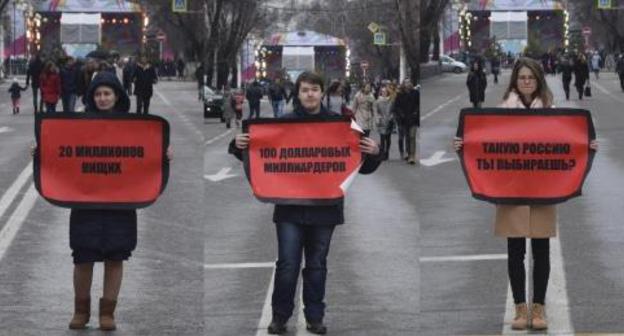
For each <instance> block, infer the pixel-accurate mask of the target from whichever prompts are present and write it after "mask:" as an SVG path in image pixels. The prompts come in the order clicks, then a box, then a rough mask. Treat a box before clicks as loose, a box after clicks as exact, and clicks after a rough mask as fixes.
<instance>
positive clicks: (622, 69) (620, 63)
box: [615, 54, 624, 91]
mask: <svg viewBox="0 0 624 336" xmlns="http://www.w3.org/2000/svg"><path fill="white" fill-rule="evenodd" d="M615 71H616V72H617V74H618V77H620V87H621V88H622V91H624V54H620V56H619V57H618V60H617V64H616V66H615Z"/></svg>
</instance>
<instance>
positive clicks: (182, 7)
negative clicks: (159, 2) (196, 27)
mask: <svg viewBox="0 0 624 336" xmlns="http://www.w3.org/2000/svg"><path fill="white" fill-rule="evenodd" d="M187 10H188V4H187V0H171V11H172V12H178V13H180V12H186V11H187Z"/></svg>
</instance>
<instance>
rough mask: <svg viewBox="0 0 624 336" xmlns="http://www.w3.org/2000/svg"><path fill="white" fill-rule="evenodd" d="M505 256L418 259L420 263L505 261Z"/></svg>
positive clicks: (486, 255)
mask: <svg viewBox="0 0 624 336" xmlns="http://www.w3.org/2000/svg"><path fill="white" fill-rule="evenodd" d="M506 259H507V254H475V255H461V256H439V257H420V258H419V260H420V262H444V261H479V260H506Z"/></svg>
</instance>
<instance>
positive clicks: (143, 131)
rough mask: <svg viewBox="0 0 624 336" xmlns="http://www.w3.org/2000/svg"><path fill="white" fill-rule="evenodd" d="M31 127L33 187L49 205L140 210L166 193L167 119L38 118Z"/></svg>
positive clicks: (115, 116)
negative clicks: (35, 148) (33, 137)
mask: <svg viewBox="0 0 624 336" xmlns="http://www.w3.org/2000/svg"><path fill="white" fill-rule="evenodd" d="M35 123H36V124H35V133H36V139H37V153H36V155H35V158H34V179H35V185H36V187H37V190H38V191H39V193H40V194H41V196H43V197H44V198H45V199H46V200H48V201H49V202H51V203H53V204H55V205H59V206H63V207H72V208H99V207H106V208H121V209H132V208H141V207H145V206H148V205H149V204H151V203H153V202H155V201H156V199H157V198H158V196H159V195H160V194H161V193H162V191H163V190H164V189H165V186H166V184H167V179H168V176H169V163H168V161H167V157H166V151H167V147H168V146H169V124H168V123H167V121H166V120H165V119H163V118H160V117H157V116H151V115H135V114H56V115H37V117H36V120H35Z"/></svg>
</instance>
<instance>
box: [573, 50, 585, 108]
mask: <svg viewBox="0 0 624 336" xmlns="http://www.w3.org/2000/svg"><path fill="white" fill-rule="evenodd" d="M585 83H587V85H588V86H589V65H588V64H587V58H585V55H583V54H579V55H578V57H577V59H576V62H574V86H575V87H576V91H577V92H578V96H579V99H580V100H583V95H584V94H585Z"/></svg>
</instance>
